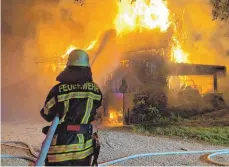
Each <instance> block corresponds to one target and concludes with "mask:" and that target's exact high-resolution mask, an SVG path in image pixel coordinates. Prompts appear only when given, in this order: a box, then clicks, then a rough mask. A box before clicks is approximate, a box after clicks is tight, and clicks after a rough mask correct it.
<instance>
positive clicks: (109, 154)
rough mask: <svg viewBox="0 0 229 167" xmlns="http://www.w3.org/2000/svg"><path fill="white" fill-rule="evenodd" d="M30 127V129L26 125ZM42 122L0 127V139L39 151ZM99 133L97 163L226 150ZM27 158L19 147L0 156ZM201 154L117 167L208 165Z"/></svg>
mask: <svg viewBox="0 0 229 167" xmlns="http://www.w3.org/2000/svg"><path fill="white" fill-rule="evenodd" d="M28 125H29V126H28ZM43 126H44V123H36V124H34V123H33V124H32V123H31V124H30V123H29V122H28V121H27V122H24V123H20V124H19V123H17V122H14V123H10V124H6V123H4V124H2V140H20V141H25V142H29V143H30V144H32V145H33V146H35V147H36V148H39V147H40V145H41V142H42V140H43V139H44V135H43V134H42V133H41V128H42V127H43ZM101 128H102V129H101V130H100V132H99V134H100V138H101V143H102V147H101V153H100V157H99V162H104V161H109V160H112V159H116V158H119V157H123V156H128V155H133V154H139V153H148V152H165V151H183V150H182V149H187V150H189V151H190V150H207V149H220V148H225V147H221V146H212V145H207V144H203V143H196V142H195V141H190V140H183V139H176V138H164V137H156V136H155V137H154V136H143V135H139V134H134V133H132V132H129V131H128V130H126V129H120V128H104V127H103V126H101ZM5 153H8V154H16V155H25V154H27V155H29V153H28V152H25V150H23V149H20V148H12V147H8V146H4V147H2V154H5ZM199 158H200V155H182V156H166V157H164V156H163V157H153V158H152V157H148V158H141V159H140V158H139V159H135V160H129V161H126V162H123V163H120V164H118V165H125V166H126V165H128V166H132V165H136V166H137V165H138V166H140V165H151V166H152V165H157V166H162V165H163V166H164V165H167V166H169V165H174V166H179V165H182V166H183V165H189V166H191V165H197V166H202V165H209V164H207V163H204V162H201V161H200V159H199ZM1 162H2V165H11V166H12V165H23V166H26V165H28V162H27V161H24V160H13V159H2V160H1Z"/></svg>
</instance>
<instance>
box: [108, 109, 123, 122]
mask: <svg viewBox="0 0 229 167" xmlns="http://www.w3.org/2000/svg"><path fill="white" fill-rule="evenodd" d="M121 120H122V114H121V113H120V112H118V111H115V110H109V122H110V123H116V124H117V123H122V121H121Z"/></svg>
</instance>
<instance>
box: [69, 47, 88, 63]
mask: <svg viewBox="0 0 229 167" xmlns="http://www.w3.org/2000/svg"><path fill="white" fill-rule="evenodd" d="M66 65H67V66H83V67H90V64H89V57H88V54H87V53H86V52H85V51H83V50H80V49H75V50H73V51H71V52H70V53H69V55H68V61H67V64H66Z"/></svg>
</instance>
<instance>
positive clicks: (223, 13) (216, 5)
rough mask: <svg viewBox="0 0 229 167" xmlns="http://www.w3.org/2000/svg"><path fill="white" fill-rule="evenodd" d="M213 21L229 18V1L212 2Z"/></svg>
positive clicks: (214, 0) (213, 0)
mask: <svg viewBox="0 0 229 167" xmlns="http://www.w3.org/2000/svg"><path fill="white" fill-rule="evenodd" d="M211 3H212V5H213V11H212V15H213V19H214V20H216V19H221V20H226V19H228V17H229V0H211Z"/></svg>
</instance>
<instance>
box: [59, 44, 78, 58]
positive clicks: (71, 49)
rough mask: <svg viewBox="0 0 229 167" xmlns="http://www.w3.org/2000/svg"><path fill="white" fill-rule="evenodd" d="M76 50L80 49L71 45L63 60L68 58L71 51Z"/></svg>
mask: <svg viewBox="0 0 229 167" xmlns="http://www.w3.org/2000/svg"><path fill="white" fill-rule="evenodd" d="M74 49H78V47H76V46H74V45H70V46H69V47H68V48H67V51H66V52H65V54H64V55H63V56H62V58H65V57H66V56H68V55H69V54H70V53H71V51H73V50H74Z"/></svg>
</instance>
